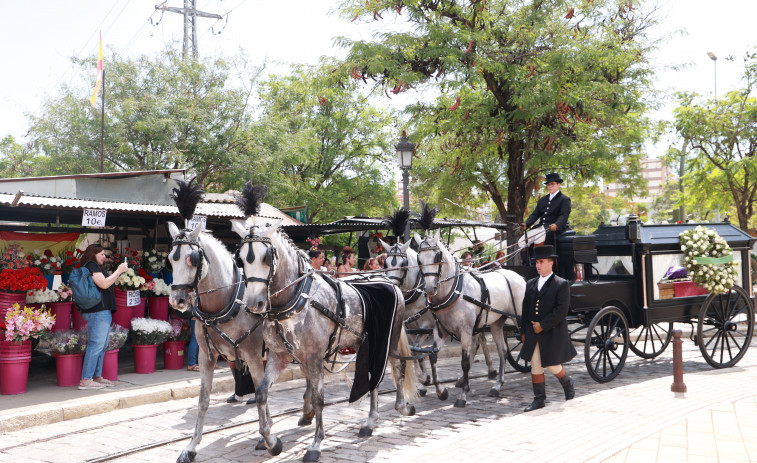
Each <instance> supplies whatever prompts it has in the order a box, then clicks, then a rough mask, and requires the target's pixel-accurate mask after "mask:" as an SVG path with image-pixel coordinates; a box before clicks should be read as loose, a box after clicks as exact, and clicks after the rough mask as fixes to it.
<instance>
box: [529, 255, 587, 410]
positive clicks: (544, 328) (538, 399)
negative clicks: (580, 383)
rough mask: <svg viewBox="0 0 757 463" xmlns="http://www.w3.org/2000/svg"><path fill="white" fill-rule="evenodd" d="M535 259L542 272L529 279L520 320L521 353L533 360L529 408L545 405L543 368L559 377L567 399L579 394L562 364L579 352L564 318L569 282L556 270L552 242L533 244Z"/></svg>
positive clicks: (568, 297)
mask: <svg viewBox="0 0 757 463" xmlns="http://www.w3.org/2000/svg"><path fill="white" fill-rule="evenodd" d="M534 259H535V260H536V271H537V272H539V276H538V277H537V278H533V279H531V280H529V281H528V283H526V295H525V297H524V298H523V317H522V319H521V324H520V330H521V339H522V340H523V347H522V348H521V356H522V357H523V358H524V359H526V360H528V361H530V362H531V382H532V385H533V389H534V401H533V403H532V404H531V405H529V406H528V407H527V408H526V410H525V411H527V412H530V411H532V410H536V409H539V408H543V407H544V405H545V401H546V399H547V393H546V389H545V385H544V381H545V378H544V368H546V369H547V370H549V372H550V373H552V374H553V375H555V376H556V377H557V379H558V380H559V381H560V384H561V385H562V387H563V390H564V391H565V400H570V399H572V398H573V397H574V396H575V395H576V392H575V389H574V388H573V381H572V380H571V379H570V376H568V375H567V373H566V371H565V367H563V366H562V364H563V363H566V362H568V361H570V360H571V359H572V358H573V357H575V356H576V349H575V348H574V347H573V343H572V342H571V341H570V334H569V333H568V323H567V321H566V320H565V317H566V316H567V315H568V307H569V305H570V283H568V281H567V280H564V279H562V278H560V277H559V276H557V275H555V274H554V273H553V267H554V265H555V264H556V261H555V259H557V256H556V255H555V253H554V248H553V247H552V246H549V245H544V246H539V247H536V248H534ZM542 365H544V367H542Z"/></svg>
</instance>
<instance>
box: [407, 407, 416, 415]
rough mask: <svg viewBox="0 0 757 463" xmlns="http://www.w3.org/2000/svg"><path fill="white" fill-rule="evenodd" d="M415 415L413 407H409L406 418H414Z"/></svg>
mask: <svg viewBox="0 0 757 463" xmlns="http://www.w3.org/2000/svg"><path fill="white" fill-rule="evenodd" d="M414 415H415V405H411V406H409V407H407V415H406V416H414Z"/></svg>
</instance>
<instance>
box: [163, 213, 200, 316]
mask: <svg viewBox="0 0 757 463" xmlns="http://www.w3.org/2000/svg"><path fill="white" fill-rule="evenodd" d="M168 231H169V232H170V233H171V237H172V238H173V243H172V247H171V252H169V253H168V258H169V259H170V260H171V266H172V268H173V279H174V283H173V284H172V285H171V295H170V296H169V298H168V302H169V303H170V304H171V307H173V308H174V309H176V310H178V311H179V312H185V311H187V310H190V309H191V308H192V306H193V305H194V302H195V297H197V295H196V292H197V285H198V284H199V281H200V280H202V279H203V278H204V277H205V276H206V275H207V271H208V268H207V266H206V265H204V264H205V263H206V258H205V254H204V251H203V249H202V246H201V245H200V232H201V231H202V229H201V227H197V228H195V229H194V230H188V229H185V230H179V227H177V226H176V225H175V224H174V223H173V222H168Z"/></svg>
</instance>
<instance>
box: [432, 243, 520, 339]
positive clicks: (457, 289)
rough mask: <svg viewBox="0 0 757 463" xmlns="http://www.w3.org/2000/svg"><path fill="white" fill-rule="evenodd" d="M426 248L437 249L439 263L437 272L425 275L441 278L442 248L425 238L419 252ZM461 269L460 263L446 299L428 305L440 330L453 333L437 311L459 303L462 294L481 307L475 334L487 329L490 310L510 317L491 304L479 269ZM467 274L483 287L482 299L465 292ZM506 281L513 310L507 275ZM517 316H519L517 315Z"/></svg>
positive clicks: (437, 262)
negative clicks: (462, 270) (482, 320)
mask: <svg viewBox="0 0 757 463" xmlns="http://www.w3.org/2000/svg"><path fill="white" fill-rule="evenodd" d="M424 244H425V245H426V247H425V248H424ZM424 250H425V251H436V254H434V263H435V264H438V265H437V271H436V272H435V273H429V272H424V273H423V276H424V277H425V276H436V277H437V279H439V278H441V274H442V265H441V264H442V251H441V249H440V248H439V246H438V245H435V246H430V245H429V244H428V241H427V240H426V239H424V240H423V241H422V242H421V245H420V247H419V249H418V253H419V254H420V253H421V251H424ZM460 270H461V265H460V264H459V263H458V264H457V265H456V266H455V275H454V276H453V277H452V278H453V279H454V281H455V284H454V285H452V289H451V290H450V292H449V293H448V294H447V296H446V297H445V298H444V300H442V302H440V303H438V304H431V303H429V305H428V306H427V307H428V308H429V309H430V310H431V311H432V313H433V314H434V319H435V320H436V323H437V325H438V327H439V328H440V331H443V332H446V333H448V334H451V332H450V331H449V330H448V329H447V328H446V327H445V326H444V325H443V324H442V322H441V320H440V319H439V317H438V316H437V315H436V313H437V312H438V311H440V310H444V309H448V308H450V307H452V306H453V305H455V304H456V303H457V301H458V299H459V298H460V296H462V297H463V300H465V301H466V302H470V303H471V304H473V305H476V306H478V307H479V311H478V314H476V322H475V324H474V325H473V326H474V330H473V332H474V334H476V333H480V332H482V331H484V330H485V329H486V325H488V320H489V312H496V313H498V314H500V315H502V316H504V317H509V316H510V314H508V313H506V312H504V311H502V310H499V309H495V308H494V307H492V306H491V297H490V294H489V288H487V286H486V283H485V282H484V279H483V278H481V276H480V275H481V274H480V273H479V272H477V271H469V272H461V271H460ZM465 275H469V276H470V277H471V278H473V279H474V280H475V281H476V282H477V283H478V284H479V287H480V289H481V300H478V299H476V298H474V297H472V296H469V295H467V294H463V283H464V282H465ZM503 276H504V275H503ZM505 282H506V283H507V289H508V292H509V293H510V300H511V302H512V304H513V310H515V298H514V296H513V291H512V287H511V286H510V280H508V279H507V277H505ZM482 317H484V326H483V327H479V324H480V323H481V319H482ZM515 318H517V317H515ZM516 323H517V320H516Z"/></svg>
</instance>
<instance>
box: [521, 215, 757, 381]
mask: <svg viewBox="0 0 757 463" xmlns="http://www.w3.org/2000/svg"><path fill="white" fill-rule="evenodd" d="M697 225H702V226H705V227H708V228H711V229H713V230H715V231H716V232H717V233H718V234H719V235H720V236H721V237H722V238H723V239H725V240H726V241H727V242H728V245H729V246H730V247H731V249H733V261H735V262H737V264H738V265H737V269H738V277H737V278H736V281H735V283H734V285H733V287H731V288H729V289H728V290H727V291H726V292H724V293H723V294H710V293H709V292H707V291H706V290H703V289H702V288H700V287H698V286H696V285H695V284H694V283H693V282H692V281H690V280H688V279H686V278H682V279H678V280H666V279H664V277H666V275H667V274H668V271H669V270H670V269H671V268H674V267H679V266H682V265H683V252H682V251H681V245H680V239H679V234H680V233H681V232H683V231H685V230H688V229H692V228H695V227H696V226H697ZM754 242H755V239H754V238H752V237H751V236H750V235H749V234H747V233H746V232H744V231H742V230H740V229H739V228H737V227H735V226H733V225H731V224H730V223H706V224H691V223H688V224H664V225H644V224H642V223H641V222H639V221H638V220H637V219H636V217H635V216H631V217H629V220H628V223H627V224H626V225H622V226H605V225H602V226H600V227H599V228H598V229H597V230H596V231H595V232H594V233H593V234H591V235H583V236H582V235H575V234H574V233H573V232H572V231H568V232H566V233H565V234H563V235H562V236H561V237H560V238H559V239H558V249H557V254H558V257H559V258H558V273H559V274H560V275H561V276H563V277H566V278H569V279H570V280H572V281H573V283H572V285H571V308H570V313H569V316H568V318H569V323H570V331H571V338H572V339H573V341H574V342H580V343H582V344H583V345H584V356H585V363H586V367H587V369H588V372H589V374H590V375H591V377H592V378H594V379H595V380H596V381H598V382H607V381H611V380H612V379H613V378H615V376H617V375H618V373H620V371H621V369H622V368H623V365H624V363H625V359H626V356H627V354H628V350H629V349H630V350H632V351H633V352H634V353H635V354H637V355H639V356H641V357H643V358H650V359H651V358H654V357H656V356H658V355H660V354H661V353H662V352H663V351H664V350H665V348H666V347H667V346H668V344H669V342H670V339H671V336H672V330H673V322H686V323H691V324H692V339H693V340H694V342H695V343H697V345H698V346H699V348H700V351H701V352H702V356H703V357H704V359H705V360H706V361H707V363H709V364H710V365H712V366H713V367H715V368H725V367H730V366H733V365H735V364H736V363H737V362H738V361H739V360H741V358H742V357H743V356H744V354H745V353H746V350H747V348H748V347H749V344H750V342H751V338H752V331H753V326H754V300H753V295H752V276H751V272H750V262H751V261H750V250H751V249H752V245H753V244H754ZM694 324H696V325H694ZM506 339H507V342H508V345H509V347H511V348H512V351H511V353H510V360H511V363H512V364H513V366H515V368H517V369H518V370H520V371H528V370H529V369H530V366H529V365H528V363H526V362H525V361H523V360H522V359H519V357H518V354H519V349H520V345H519V342H520V339H519V337H516V336H506ZM579 352H580V351H579Z"/></svg>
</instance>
